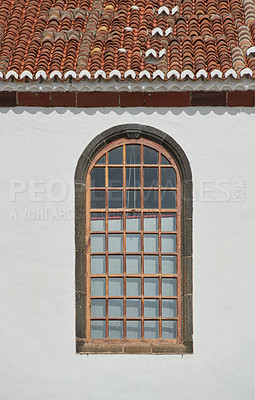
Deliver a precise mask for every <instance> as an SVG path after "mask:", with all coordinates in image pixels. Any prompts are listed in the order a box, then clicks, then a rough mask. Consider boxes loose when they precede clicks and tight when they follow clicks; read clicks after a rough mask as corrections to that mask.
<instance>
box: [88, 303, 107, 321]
mask: <svg viewBox="0 0 255 400" xmlns="http://www.w3.org/2000/svg"><path fill="white" fill-rule="evenodd" d="M91 317H92V318H105V300H104V299H92V300H91Z"/></svg>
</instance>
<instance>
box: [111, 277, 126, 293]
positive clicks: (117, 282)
mask: <svg viewBox="0 0 255 400" xmlns="http://www.w3.org/2000/svg"><path fill="white" fill-rule="evenodd" d="M109 296H123V278H109Z"/></svg>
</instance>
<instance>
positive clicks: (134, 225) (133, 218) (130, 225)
mask: <svg viewBox="0 0 255 400" xmlns="http://www.w3.org/2000/svg"><path fill="white" fill-rule="evenodd" d="M140 230H141V213H135V212H132V213H127V214H126V231H140Z"/></svg>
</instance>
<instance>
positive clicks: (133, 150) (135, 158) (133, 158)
mask: <svg viewBox="0 0 255 400" xmlns="http://www.w3.org/2000/svg"><path fill="white" fill-rule="evenodd" d="M126 164H140V145H139V144H138V145H137V144H128V145H127V146H126Z"/></svg>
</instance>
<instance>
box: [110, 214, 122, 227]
mask: <svg viewBox="0 0 255 400" xmlns="http://www.w3.org/2000/svg"><path fill="white" fill-rule="evenodd" d="M122 230H123V215H122V213H109V217H108V231H122Z"/></svg>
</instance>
